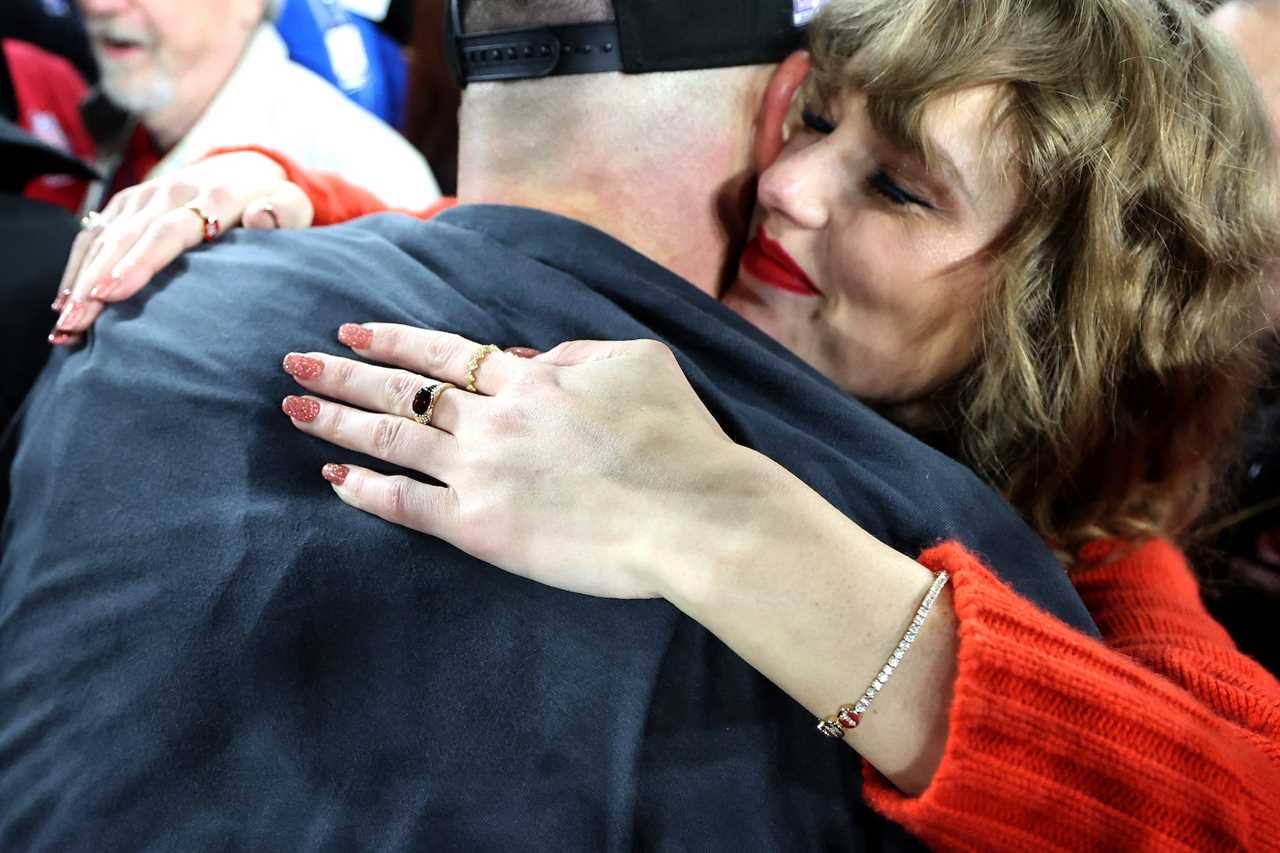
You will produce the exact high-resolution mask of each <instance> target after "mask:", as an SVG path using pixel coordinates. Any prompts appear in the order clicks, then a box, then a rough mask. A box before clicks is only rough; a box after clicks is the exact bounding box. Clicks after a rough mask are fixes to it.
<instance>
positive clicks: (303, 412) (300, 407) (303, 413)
mask: <svg viewBox="0 0 1280 853" xmlns="http://www.w3.org/2000/svg"><path fill="white" fill-rule="evenodd" d="M280 408H281V409H283V410H284V413H285V414H286V415H288V416H289V417H291V418H293V419H294V420H295V421H302V422H303V423H305V424H309V423H311V422H312V421H314V420H315V419H316V418H317V417H319V416H320V404H319V403H317V402H316V401H315V400H312V399H311V398H310V397H285V398H284V402H283V403H282V404H281V405H280Z"/></svg>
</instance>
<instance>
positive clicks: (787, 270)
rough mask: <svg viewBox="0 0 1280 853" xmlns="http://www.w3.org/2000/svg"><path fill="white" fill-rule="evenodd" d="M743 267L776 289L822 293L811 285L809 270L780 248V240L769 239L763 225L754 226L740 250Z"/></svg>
mask: <svg viewBox="0 0 1280 853" xmlns="http://www.w3.org/2000/svg"><path fill="white" fill-rule="evenodd" d="M742 267H743V269H745V270H746V271H747V272H748V273H750V274H751V277H752V278H756V279H759V280H760V281H761V282H763V283H764V284H767V285H770V286H772V287H776V288H778V289H779V290H785V291H787V292H788V293H799V294H801V295H804V296H821V295H822V294H821V293H820V292H819V291H818V288H816V287H814V286H813V280H812V279H810V278H809V276H808V274H807V273H805V271H804V270H803V269H801V268H800V265H799V264H797V263H796V262H795V260H793V259H792V257H791V256H790V255H788V254H787V250H786V249H784V248H782V244H780V243H778V242H777V241H776V240H773V239H771V238H770V237H769V235H768V234H766V233H765V231H764V229H763V228H758V229H756V235H755V236H754V237H752V238H751V240H750V241H748V243H747V248H746V249H744V250H743V252H742Z"/></svg>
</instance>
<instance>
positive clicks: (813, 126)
mask: <svg viewBox="0 0 1280 853" xmlns="http://www.w3.org/2000/svg"><path fill="white" fill-rule="evenodd" d="M800 120H801V121H803V122H804V126H805V127H807V128H809V129H810V130H812V131H813V132H814V133H821V134H824V135H825V134H830V133H834V132H835V129H836V126H835V124H833V123H832V122H831V120H830V119H827V118H824V117H823V116H821V115H819V114H818V113H815V112H814V111H813V110H802V111H801V113H800Z"/></svg>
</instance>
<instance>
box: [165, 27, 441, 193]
mask: <svg viewBox="0 0 1280 853" xmlns="http://www.w3.org/2000/svg"><path fill="white" fill-rule="evenodd" d="M227 145H262V146H265V147H267V148H271V149H274V150H276V151H279V152H280V153H282V154H285V155H287V156H289V157H291V158H292V159H293V160H294V161H296V162H297V163H298V164H299V165H301V166H303V167H305V168H307V169H319V170H323V171H326V172H335V173H337V174H339V175H341V176H342V177H343V178H345V179H346V180H348V181H350V182H351V183H353V184H356V185H357V186H359V187H362V188H364V189H366V190H369V191H370V192H372V193H374V194H375V195H377V196H378V197H379V198H381V199H382V200H383V201H384V202H386V203H387V204H389V205H392V206H394V207H407V208H411V209H414V210H420V209H422V208H425V207H427V206H429V205H430V204H431V203H432V202H434V201H435V200H436V199H438V198H439V197H440V188H439V187H438V186H437V185H436V180H435V177H434V176H433V175H432V174H431V168H430V167H429V166H428V165H427V161H426V160H424V159H423V157H422V155H421V154H419V153H418V151H417V149H415V148H414V147H413V146H412V145H410V144H409V143H408V142H407V141H405V139H404V137H402V136H401V135H400V134H399V133H397V132H396V131H395V130H394V129H392V128H391V127H389V126H388V125H386V124H384V123H383V122H382V121H381V120H380V119H379V118H377V117H376V116H374V115H372V114H371V113H369V112H366V111H365V110H364V109H362V108H361V107H359V106H357V105H356V104H354V103H353V102H351V101H350V100H348V99H347V97H346V96H345V95H343V94H342V92H340V91H338V90H337V89H336V88H335V87H334V86H333V85H331V84H330V83H329V82H328V81H326V80H325V79H324V78H322V77H320V76H319V75H317V74H314V73H312V72H311V71H309V70H308V69H306V68H303V67H302V66H301V65H299V64H298V63H296V62H293V61H292V60H290V59H289V54H288V51H287V49H286V48H285V44H284V40H283V39H282V38H281V37H280V34H279V32H277V31H276V28H275V27H273V26H271V25H270V24H263V25H262V26H261V27H260V28H259V29H258V31H257V32H256V33H255V34H254V35H253V37H252V38H251V39H250V41H249V44H248V46H247V47H246V48H245V52H244V56H243V57H241V59H240V62H239V64H238V65H237V66H236V68H235V70H234V71H233V72H231V76H230V77H228V78H227V82H226V83H224V84H223V86H222V88H221V89H220V90H219V91H218V94H217V95H216V96H215V97H214V99H213V102H212V103H211V104H210V105H209V108H208V109H207V110H205V111H204V114H203V115H201V116H200V119H199V120H198V121H197V122H196V124H195V126H194V127H192V128H191V131H190V132H189V133H187V135H186V136H184V137H183V138H182V141H181V142H179V143H178V144H177V145H176V146H175V147H174V148H173V150H171V151H170V152H169V153H168V154H167V155H165V157H164V159H162V160H161V161H160V162H159V164H157V165H156V167H155V168H154V169H152V170H151V172H150V173H149V174H148V175H147V177H148V178H154V177H158V176H160V175H163V174H165V173H167V172H171V171H173V170H174V169H178V168H181V167H182V166H186V165H188V164H190V163H192V162H194V161H196V160H199V159H200V158H201V157H203V156H204V155H205V154H207V153H209V150H210V149H212V148H220V147H223V146H227Z"/></svg>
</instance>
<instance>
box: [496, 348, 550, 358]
mask: <svg viewBox="0 0 1280 853" xmlns="http://www.w3.org/2000/svg"><path fill="white" fill-rule="evenodd" d="M503 352H507V353H510V354H511V355H514V356H516V357H517V358H536V357H537V356H540V355H542V352H541V351H540V350H536V349H532V348H530V347H507V348H506V349H505V350H503Z"/></svg>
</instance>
